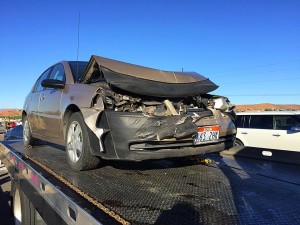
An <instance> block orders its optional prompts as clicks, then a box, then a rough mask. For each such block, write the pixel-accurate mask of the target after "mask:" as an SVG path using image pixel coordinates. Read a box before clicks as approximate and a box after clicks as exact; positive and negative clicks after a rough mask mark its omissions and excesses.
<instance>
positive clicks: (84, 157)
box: [65, 112, 100, 171]
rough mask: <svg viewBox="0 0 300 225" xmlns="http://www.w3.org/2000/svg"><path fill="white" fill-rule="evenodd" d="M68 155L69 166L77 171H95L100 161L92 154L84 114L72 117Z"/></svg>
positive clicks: (68, 136) (67, 134) (67, 148)
mask: <svg viewBox="0 0 300 225" xmlns="http://www.w3.org/2000/svg"><path fill="white" fill-rule="evenodd" d="M65 145H66V154H67V159H68V163H69V165H70V166H71V167H72V169H74V170H76V171H82V170H89V169H94V168H96V167H98V166H99V164H100V159H99V158H97V157H96V156H94V155H92V154H91V150H90V149H89V148H90V139H89V136H88V130H87V126H86V124H85V122H84V119H83V117H82V114H81V113H80V112H76V113H74V114H72V115H71V117H70V119H69V122H68V125H67V132H66V140H65Z"/></svg>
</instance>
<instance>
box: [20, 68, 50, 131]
mask: <svg viewBox="0 0 300 225" xmlns="http://www.w3.org/2000/svg"><path fill="white" fill-rule="evenodd" d="M51 69H52V68H49V69H47V70H46V71H45V72H44V73H42V75H41V76H40V77H39V78H38V79H37V81H36V83H35V85H34V87H33V89H32V91H31V93H30V94H29V95H28V96H27V98H26V101H25V105H24V110H25V111H26V113H27V119H28V122H29V126H30V129H31V132H32V133H33V134H37V135H39V134H40V133H41V131H42V130H43V127H42V124H41V123H40V121H39V112H38V107H39V101H40V95H41V93H42V91H43V90H44V88H43V87H42V85H41V83H42V81H43V80H44V79H46V78H47V77H48V75H49V74H50V71H51Z"/></svg>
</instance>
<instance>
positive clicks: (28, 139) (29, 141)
mask: <svg viewBox="0 0 300 225" xmlns="http://www.w3.org/2000/svg"><path fill="white" fill-rule="evenodd" d="M23 141H24V146H25V147H26V148H28V147H30V146H34V145H38V143H39V140H38V139H36V138H34V137H32V133H31V129H30V126H29V122H28V119H27V117H26V116H25V117H24V118H23Z"/></svg>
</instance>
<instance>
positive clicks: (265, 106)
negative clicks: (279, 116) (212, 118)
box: [236, 103, 300, 112]
mask: <svg viewBox="0 0 300 225" xmlns="http://www.w3.org/2000/svg"><path fill="white" fill-rule="evenodd" d="M278 110H280V111H300V105H296V104H284V105H283V104H270V103H261V104H252V105H236V111H238V112H245V111H278Z"/></svg>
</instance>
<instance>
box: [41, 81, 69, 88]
mask: <svg viewBox="0 0 300 225" xmlns="http://www.w3.org/2000/svg"><path fill="white" fill-rule="evenodd" d="M42 86H43V87H46V88H55V89H63V88H64V87H65V82H63V81H61V80H55V79H45V80H43V81H42Z"/></svg>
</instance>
